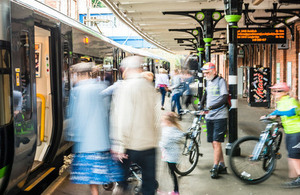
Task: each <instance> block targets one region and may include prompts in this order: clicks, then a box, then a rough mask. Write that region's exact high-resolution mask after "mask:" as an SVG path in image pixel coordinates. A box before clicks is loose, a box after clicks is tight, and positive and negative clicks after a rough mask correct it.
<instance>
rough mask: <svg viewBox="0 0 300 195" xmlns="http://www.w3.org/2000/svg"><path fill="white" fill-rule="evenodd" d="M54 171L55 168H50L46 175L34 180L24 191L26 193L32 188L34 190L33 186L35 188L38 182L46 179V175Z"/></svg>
mask: <svg viewBox="0 0 300 195" xmlns="http://www.w3.org/2000/svg"><path fill="white" fill-rule="evenodd" d="M54 169H55V167H51V168H50V169H49V170H48V171H47V172H46V173H44V174H43V175H42V176H41V177H39V178H38V179H37V180H35V181H34V182H33V183H32V184H31V185H30V186H28V187H27V188H26V189H25V190H24V191H26V192H28V191H30V190H31V189H32V188H34V186H36V185H37V184H38V183H40V181H42V180H43V179H44V178H45V177H47V175H49V174H50V173H51V172H52V171H53V170H54Z"/></svg>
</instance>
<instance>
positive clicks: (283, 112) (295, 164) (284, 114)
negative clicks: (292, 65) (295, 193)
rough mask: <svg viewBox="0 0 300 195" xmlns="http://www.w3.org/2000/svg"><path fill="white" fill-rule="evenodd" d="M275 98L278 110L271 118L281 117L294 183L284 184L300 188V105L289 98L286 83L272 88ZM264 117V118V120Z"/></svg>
mask: <svg viewBox="0 0 300 195" xmlns="http://www.w3.org/2000/svg"><path fill="white" fill-rule="evenodd" d="M270 88H271V89H272V94H273V95H274V97H275V100H276V101H277V102H276V104H277V105H276V110H275V111H274V112H272V113H271V114H269V117H273V118H276V117H277V116H280V118H281V122H282V126H283V128H284V132H285V134H286V136H285V141H286V148H287V151H288V165H289V177H290V178H292V179H293V180H292V181H289V182H286V183H284V184H283V187H286V188H299V187H300V116H299V114H300V104H299V102H298V101H297V100H295V99H294V98H292V97H291V96H289V91H290V88H289V86H288V85H287V84H286V83H277V84H275V85H274V86H272V87H270ZM263 118H264V116H263V117H262V119H263Z"/></svg>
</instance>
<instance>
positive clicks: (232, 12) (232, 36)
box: [224, 0, 243, 155]
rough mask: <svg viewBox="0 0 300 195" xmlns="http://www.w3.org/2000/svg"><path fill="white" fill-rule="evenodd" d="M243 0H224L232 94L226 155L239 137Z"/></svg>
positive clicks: (229, 81)
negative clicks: (239, 35) (239, 31)
mask: <svg viewBox="0 0 300 195" xmlns="http://www.w3.org/2000/svg"><path fill="white" fill-rule="evenodd" d="M242 3H243V2H242V1H241V0H224V4H225V13H226V16H225V20H226V21H227V22H228V23H229V24H228V27H229V28H228V30H227V34H228V35H229V36H228V38H229V40H227V41H228V50H229V79H228V84H229V94H231V109H230V111H229V143H228V144H227V145H226V155H229V154H230V150H231V146H232V143H233V142H234V141H235V140H237V137H238V113H237V103H238V100H237V28H238V25H237V23H238V21H239V20H240V19H241V11H242Z"/></svg>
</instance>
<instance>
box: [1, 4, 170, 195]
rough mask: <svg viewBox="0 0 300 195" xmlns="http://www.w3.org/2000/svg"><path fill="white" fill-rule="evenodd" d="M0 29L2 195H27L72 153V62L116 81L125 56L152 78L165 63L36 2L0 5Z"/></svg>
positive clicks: (163, 60) (54, 171) (56, 171)
mask: <svg viewBox="0 0 300 195" xmlns="http://www.w3.org/2000/svg"><path fill="white" fill-rule="evenodd" d="M0 25H1V28H0V194H18V193H20V192H31V191H32V190H34V189H35V188H37V186H38V185H39V183H42V182H43V179H44V178H47V176H48V175H51V174H54V173H58V169H59V167H60V166H61V165H62V162H63V156H64V155H66V154H68V153H69V152H70V151H71V148H72V143H70V142H67V141H65V139H64V131H65V129H66V127H67V125H66V121H67V115H66V108H67V106H68V100H69V91H70V89H71V88H72V86H73V85H72V74H71V72H70V70H71V69H72V65H74V64H76V63H82V62H94V63H95V64H98V66H99V67H100V69H101V70H100V71H107V72H109V73H110V74H108V75H110V77H111V81H112V82H114V81H116V80H117V79H119V78H120V74H119V72H120V71H119V66H120V62H121V60H122V59H123V58H124V57H126V56H130V55H139V56H143V57H144V58H145V63H144V68H145V69H147V70H149V71H152V72H154V73H155V71H156V70H155V69H156V67H159V66H158V65H157V64H158V63H160V64H163V65H164V66H166V64H168V62H167V60H165V59H163V58H161V57H159V56H155V55H153V54H150V53H149V52H144V51H143V50H138V49H132V48H128V47H126V46H123V45H120V44H118V43H116V42H114V41H112V40H110V39H109V38H107V37H105V36H103V35H102V34H100V33H98V32H96V31H94V30H92V29H91V28H89V27H87V26H85V25H83V24H81V23H80V22H78V21H75V20H73V19H71V18H69V17H67V16H65V15H63V14H62V13H60V12H58V11H56V10H54V9H52V8H51V7H48V6H46V5H44V4H42V3H40V2H38V1H34V0H1V2H0Z"/></svg>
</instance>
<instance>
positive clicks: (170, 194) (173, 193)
mask: <svg viewBox="0 0 300 195" xmlns="http://www.w3.org/2000/svg"><path fill="white" fill-rule="evenodd" d="M168 194H169V195H179V192H174V191H173V192H169V193H168Z"/></svg>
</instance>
